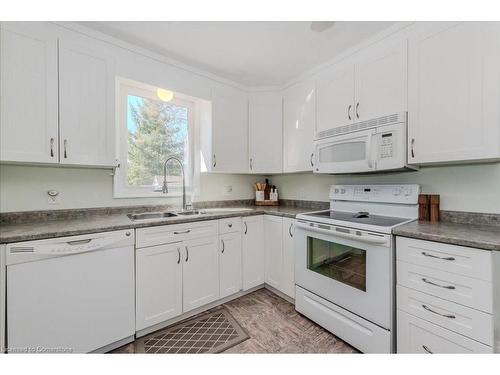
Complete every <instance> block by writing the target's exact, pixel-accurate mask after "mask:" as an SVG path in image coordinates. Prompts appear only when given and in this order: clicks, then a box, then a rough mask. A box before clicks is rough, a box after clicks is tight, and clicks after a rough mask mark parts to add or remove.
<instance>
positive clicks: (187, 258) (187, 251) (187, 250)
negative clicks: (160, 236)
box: [185, 246, 189, 262]
mask: <svg viewBox="0 0 500 375" xmlns="http://www.w3.org/2000/svg"><path fill="white" fill-rule="evenodd" d="M185 247H186V262H187V261H188V260H189V249H188V247H187V246H185Z"/></svg>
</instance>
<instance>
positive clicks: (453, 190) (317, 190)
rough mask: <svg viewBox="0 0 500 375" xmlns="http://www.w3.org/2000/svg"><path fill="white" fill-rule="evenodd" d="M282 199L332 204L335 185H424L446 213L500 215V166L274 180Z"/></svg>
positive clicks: (310, 175) (441, 168) (465, 166)
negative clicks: (435, 196)
mask: <svg viewBox="0 0 500 375" xmlns="http://www.w3.org/2000/svg"><path fill="white" fill-rule="evenodd" d="M272 181H273V183H274V184H276V185H277V186H278V187H279V193H280V198H284V199H300V200H320V201H327V200H328V192H329V188H330V185H333V184H379V183H380V184H391V183H411V184H420V185H421V187H422V191H423V192H424V193H433V194H440V195H441V208H442V209H444V210H456V211H471V212H487V213H500V164H498V163H495V164H481V165H480V164H478V165H461V166H442V167H426V168H422V169H420V170H419V171H417V172H402V173H387V174H376V175H348V176H347V175H341V176H338V175H337V176H330V175H313V174H312V173H305V174H287V175H279V176H273V178H272Z"/></svg>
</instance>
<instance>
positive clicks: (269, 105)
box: [248, 92, 283, 173]
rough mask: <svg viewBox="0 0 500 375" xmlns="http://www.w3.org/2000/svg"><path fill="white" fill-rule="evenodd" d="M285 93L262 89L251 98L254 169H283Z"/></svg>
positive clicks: (250, 117) (251, 144) (268, 171)
mask: <svg viewBox="0 0 500 375" xmlns="http://www.w3.org/2000/svg"><path fill="white" fill-rule="evenodd" d="M282 112H283V97H282V95H281V93H274V92H262V93H255V94H253V95H251V96H250V100H249V131H248V133H249V140H248V144H249V157H250V160H249V168H250V173H281V172H282V171H283V152H282V150H283V147H282V146H283V121H282Z"/></svg>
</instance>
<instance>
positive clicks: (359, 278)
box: [307, 237, 366, 292]
mask: <svg viewBox="0 0 500 375" xmlns="http://www.w3.org/2000/svg"><path fill="white" fill-rule="evenodd" d="M307 268H308V269H309V270H310V271H313V272H317V273H319V274H320V275H323V276H325V277H328V278H330V279H334V280H336V281H338V282H341V283H343V284H346V285H349V286H351V287H353V288H356V289H359V290H362V291H363V292H366V251H365V250H362V249H358V248H355V247H351V246H346V245H341V244H338V243H335V242H329V241H324V240H320V239H318V238H314V237H307Z"/></svg>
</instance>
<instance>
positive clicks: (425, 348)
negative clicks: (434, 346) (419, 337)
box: [422, 345, 434, 354]
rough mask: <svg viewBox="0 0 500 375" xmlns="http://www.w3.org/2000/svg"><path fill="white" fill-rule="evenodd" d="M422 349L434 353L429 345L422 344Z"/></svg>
mask: <svg viewBox="0 0 500 375" xmlns="http://www.w3.org/2000/svg"><path fill="white" fill-rule="evenodd" d="M422 349H424V350H425V351H426V352H427V353H429V354H434V353H433V352H432V351H431V350H430V349H429V348H428V347H427V346H425V345H422Z"/></svg>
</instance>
